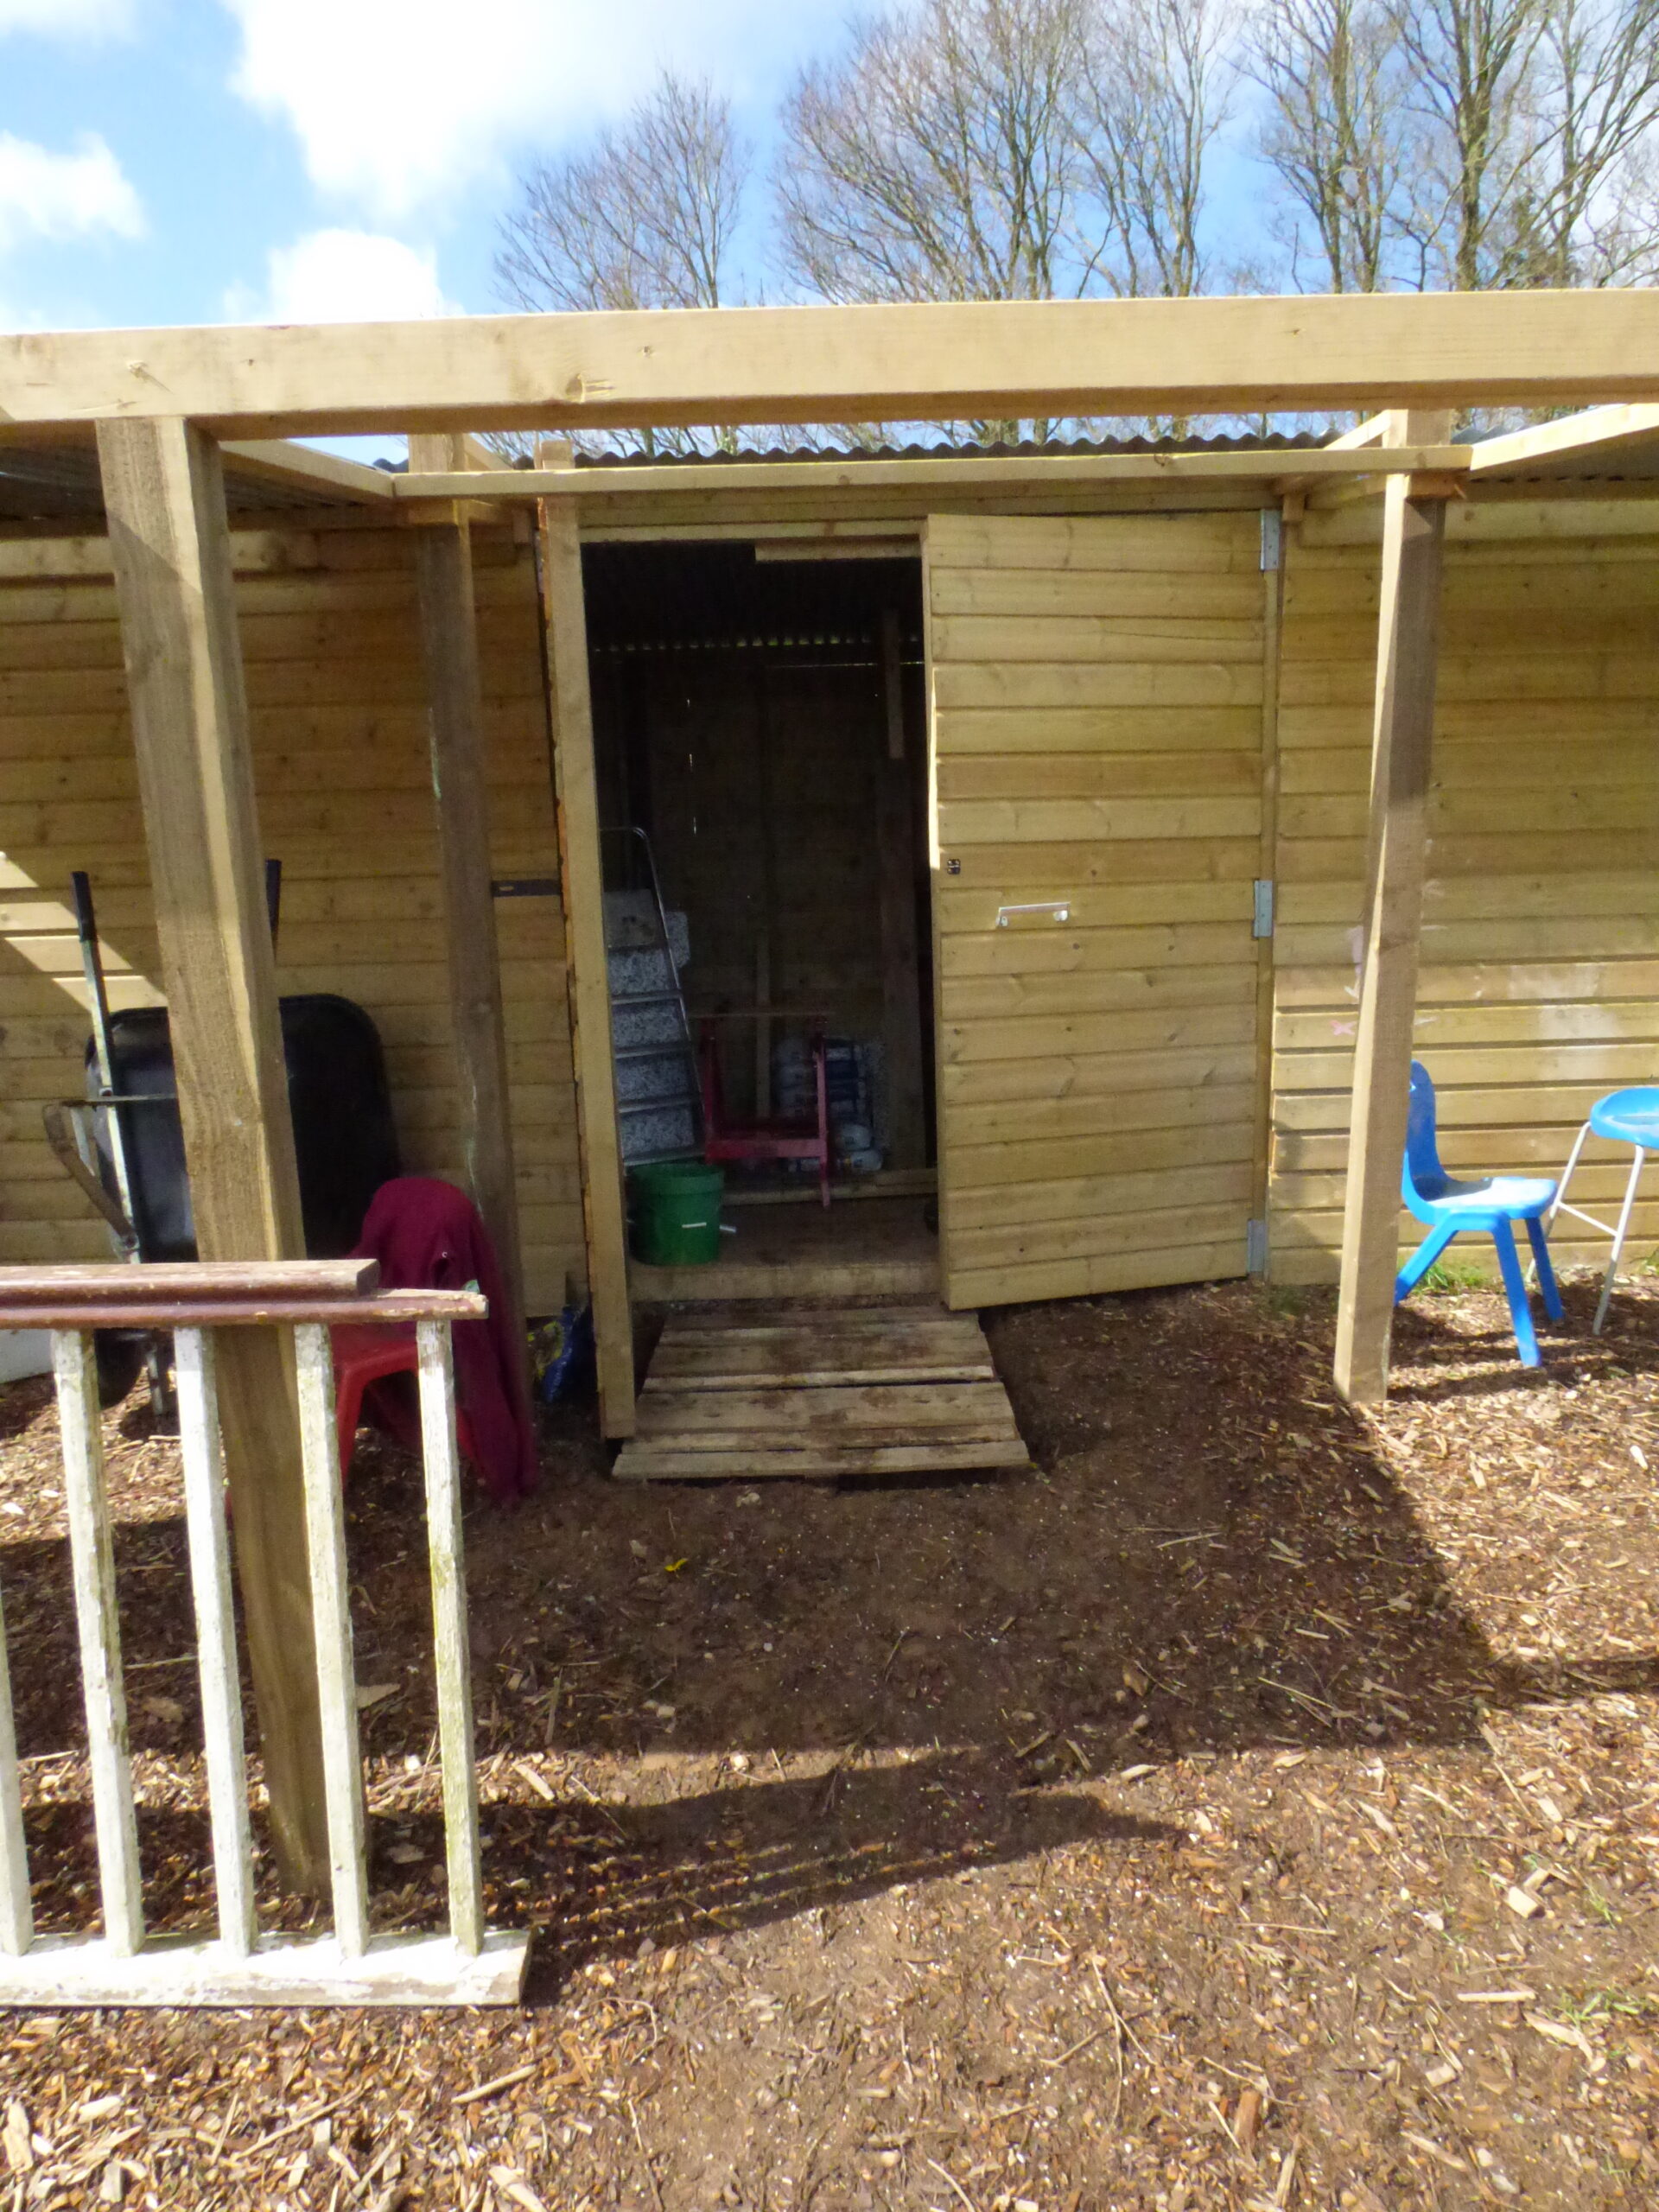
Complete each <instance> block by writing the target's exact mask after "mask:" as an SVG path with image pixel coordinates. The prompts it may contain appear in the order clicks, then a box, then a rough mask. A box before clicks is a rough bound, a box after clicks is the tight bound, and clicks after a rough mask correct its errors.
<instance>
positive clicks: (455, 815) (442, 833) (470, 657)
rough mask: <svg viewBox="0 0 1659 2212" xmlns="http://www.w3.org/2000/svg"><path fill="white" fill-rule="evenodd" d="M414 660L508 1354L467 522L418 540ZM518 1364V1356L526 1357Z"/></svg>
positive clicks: (415, 445) (516, 1270) (513, 1280)
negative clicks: (421, 677) (422, 694)
mask: <svg viewBox="0 0 1659 2212" xmlns="http://www.w3.org/2000/svg"><path fill="white" fill-rule="evenodd" d="M462 445H464V441H462V440H459V439H452V438H449V437H448V436H444V435H436V436H433V435H417V436H412V437H411V438H410V442H409V456H410V467H411V468H416V469H419V468H426V469H440V468H448V467H465V465H466V463H465V461H464V459H463V460H455V459H454V458H452V455H451V448H454V447H459V446H462ZM415 575H416V589H417V593H418V597H419V603H420V616H421V653H422V657H423V660H424V663H425V667H426V696H427V719H428V730H429V740H430V745H431V758H432V790H433V795H434V797H435V800H436V802H437V818H438V849H439V855H440V858H441V863H442V871H443V906H444V918H445V925H446V928H445V949H446V952H447V955H448V963H449V1010H450V1018H451V1022H452V1025H453V1027H454V1039H455V1067H456V1077H457V1081H458V1083H459V1086H460V1096H461V1158H462V1160H463V1163H464V1165H465V1167H466V1171H467V1182H468V1184H469V1185H470V1186H471V1189H472V1194H473V1199H474V1204H475V1205H477V1207H478V1210H479V1212H480V1214H481V1215H482V1216H483V1217H484V1225H485V1227H486V1229H487V1230H489V1232H490V1237H491V1241H492V1242H493V1244H494V1246H495V1249H496V1251H497V1253H498V1255H499V1258H500V1262H501V1273H502V1276H503V1279H504V1281H505V1283H506V1286H507V1295H508V1297H509V1299H510V1300H511V1301H512V1312H511V1313H510V1314H509V1315H508V1317H507V1319H508V1320H509V1323H510V1325H511V1331H512V1341H513V1344H514V1345H515V1346H517V1347H519V1348H523V1347H524V1268H523V1265H522V1262H521V1259H520V1255H519V1244H518V1184H517V1179H516V1177H515V1174H514V1168H513V1151H512V1104H511V1098H510V1094H509V1090H508V1084H507V1042H506V1028H505V1020H504V1018H503V1014H502V1007H501V966H500V958H499V948H498V945H497V941H496V928H495V897H494V893H493V887H492V878H491V872H490V815H489V793H488V789H487V785H486V779H485V772H484V708H483V695H482V686H481V684H480V676H479V658H478V622H477V615H476V611H475V608H474V597H473V550H472V539H471V536H470V534H469V532H468V530H467V524H465V523H464V522H454V523H432V524H425V525H424V526H423V527H422V528H421V529H418V530H417V531H416V532H415ZM526 1357H527V1354H526Z"/></svg>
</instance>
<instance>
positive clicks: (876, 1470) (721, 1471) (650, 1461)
mask: <svg viewBox="0 0 1659 2212" xmlns="http://www.w3.org/2000/svg"><path fill="white" fill-rule="evenodd" d="M1029 1465H1031V1461H1030V1458H1029V1455H1028V1454H1027V1451H1026V1448H1025V1446H1024V1445H1023V1444H1020V1443H1019V1442H1018V1441H1017V1440H1016V1441H1015V1442H1014V1443H1013V1444H1009V1445H1004V1446H993V1445H988V1444H957V1443H941V1444H927V1445H880V1446H842V1447H840V1448H838V1449H837V1448H831V1447H829V1446H820V1447H818V1448H817V1449H815V1450H813V1451H810V1452H772V1451H745V1452H687V1451H683V1450H682V1449H680V1448H679V1447H678V1446H676V1445H673V1444H640V1443H635V1444H633V1445H632V1446H630V1447H629V1449H628V1450H627V1451H626V1452H624V1453H623V1455H622V1457H621V1458H620V1459H619V1460H618V1461H617V1463H616V1469H615V1471H616V1473H617V1475H618V1476H619V1477H620V1478H621V1479H622V1480H624V1481H625V1482H626V1481H662V1480H664V1479H670V1480H677V1481H682V1482H700V1481H726V1480H730V1479H732V1478H741V1480H743V1481H745V1482H750V1481H760V1480H761V1479H762V1478H765V1477H766V1476H770V1475H782V1476H786V1477H790V1478H793V1479H796V1480H798V1481H807V1482H837V1481H840V1480H842V1478H845V1477H848V1476H853V1475H910V1474H950V1473H961V1474H970V1473H976V1472H992V1471H1007V1470H1019V1469H1024V1468H1027V1467H1029Z"/></svg>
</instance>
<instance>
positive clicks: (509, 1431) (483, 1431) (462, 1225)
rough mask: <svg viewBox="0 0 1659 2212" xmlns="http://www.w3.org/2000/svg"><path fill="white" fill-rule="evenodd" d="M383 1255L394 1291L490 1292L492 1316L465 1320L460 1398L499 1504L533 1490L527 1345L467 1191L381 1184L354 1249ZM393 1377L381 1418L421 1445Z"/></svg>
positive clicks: (376, 1412)
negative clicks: (518, 1338)
mask: <svg viewBox="0 0 1659 2212" xmlns="http://www.w3.org/2000/svg"><path fill="white" fill-rule="evenodd" d="M352 1256H353V1259H358V1260H378V1261H379V1262H380V1282H381V1287H383V1288H384V1289H386V1290H466V1289H468V1288H471V1287H474V1286H476V1287H477V1288H478V1289H480V1290H481V1291H482V1292H483V1294H484V1295H485V1297H486V1298H487V1299H488V1300H489V1301H490V1311H489V1318H488V1319H486V1320H483V1321H456V1322H455V1323H454V1324H453V1328H454V1357H455V1399H456V1402H457V1404H458V1406H459V1408H460V1409H461V1412H462V1413H463V1414H465V1415H466V1417H467V1427H468V1429H469V1430H470V1432H471V1443H472V1446H473V1457H474V1461H475V1462H476V1465H477V1469H478V1472H479V1475H480V1477H481V1478H482V1480H483V1482H484V1484H485V1485H486V1488H487V1489H488V1490H489V1491H490V1493H491V1495H492V1496H493V1497H494V1498H495V1499H496V1500H497V1502H498V1503H500V1504H504V1505H505V1504H507V1503H511V1502H512V1500H513V1499H514V1498H518V1497H527V1496H528V1495H529V1493H530V1492H531V1491H532V1490H534V1489H535V1487H536V1482H537V1461H536V1431H535V1426H534V1423H533V1421H531V1410H530V1395H529V1389H528V1385H527V1383H526V1381H525V1347H524V1345H523V1344H514V1342H513V1340H512V1327H511V1325H510V1324H509V1322H508V1319H507V1309H506V1301H505V1297H504V1296H503V1294H502V1285H501V1269H500V1265H499V1262H498V1261H497V1259H496V1256H495V1247H494V1245H493V1244H492V1243H491V1242H490V1238H489V1233H488V1231H487V1230H486V1228H485V1226H484V1224H483V1222H482V1221H481V1220H480V1217H479V1211H478V1208H477V1207H476V1206H475V1205H474V1204H473V1202H472V1200H471V1199H470V1198H468V1197H467V1194H466V1192H464V1191H458V1190H457V1189H456V1188H455V1186H454V1184H453V1183H444V1182H441V1181H440V1180H439V1179H438V1178H437V1177H436V1176H435V1175H399V1176H396V1177H394V1179H392V1180H391V1182H390V1183H383V1184H382V1185H380V1188H379V1189H378V1191H377V1192H375V1194H374V1198H373V1201H372V1204H371V1205H370V1207H369V1211H368V1213H367V1215H366V1217H365V1219H364V1223H363V1234H362V1236H361V1237H360V1238H359V1240H358V1246H357V1249H356V1251H355V1252H354V1253H353V1255H352ZM404 1380H405V1378H404V1377H403V1376H392V1377H389V1378H388V1380H387V1381H386V1382H385V1383H372V1384H371V1385H370V1388H369V1389H368V1391H367V1392H366V1393H365V1395H366V1397H367V1398H368V1400H369V1404H370V1409H371V1411H372V1414H373V1417H374V1418H375V1419H376V1420H377V1421H378V1422H379V1423H380V1425H381V1426H382V1427H385V1428H388V1429H390V1430H391V1433H392V1434H393V1435H394V1436H396V1437H397V1439H398V1440H399V1441H400V1442H402V1443H406V1444H408V1445H410V1446H411V1447H412V1448H414V1449H416V1450H418V1449H419V1446H420V1423H419V1421H418V1419H417V1418H416V1414H415V1409H414V1406H413V1404H412V1402H411V1401H410V1394H409V1392H408V1391H407V1390H406V1389H400V1388H399V1387H398V1386H399V1385H400V1384H402V1383H404Z"/></svg>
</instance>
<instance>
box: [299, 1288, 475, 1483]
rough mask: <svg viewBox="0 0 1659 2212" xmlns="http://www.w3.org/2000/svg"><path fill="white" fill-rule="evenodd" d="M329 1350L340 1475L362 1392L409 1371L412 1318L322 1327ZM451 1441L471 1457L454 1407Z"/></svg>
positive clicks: (414, 1358)
mask: <svg viewBox="0 0 1659 2212" xmlns="http://www.w3.org/2000/svg"><path fill="white" fill-rule="evenodd" d="M328 1334H329V1336H330V1338H332V1339H333V1342H334V1419H335V1424H336V1432H337V1433H338V1435H339V1438H340V1481H341V1482H342V1483H343V1482H344V1481H345V1480H346V1476H347V1474H348V1473H349V1472H350V1471H351V1465H352V1452H353V1449H354V1447H355V1446H356V1443H357V1432H358V1427H359V1422H360V1421H361V1418H362V1413H363V1393H364V1391H365V1389H367V1388H368V1386H369V1384H370V1383H381V1382H384V1381H385V1378H386V1376H388V1375H413V1374H414V1373H415V1372H416V1367H417V1363H418V1354H417V1352H416V1344H415V1328H414V1324H413V1323H412V1322H398V1321H391V1322H352V1323H349V1324H343V1325H341V1326H340V1327H339V1328H335V1329H331V1330H330V1331H329V1332H328ZM455 1441H456V1442H457V1443H458V1444H459V1445H460V1446H461V1452H462V1455H463V1457H465V1458H466V1459H469V1460H471V1459H475V1456H476V1455H475V1454H474V1450H473V1435H472V1431H471V1429H470V1428H469V1427H467V1416H466V1414H464V1413H462V1412H461V1409H460V1408H459V1407H457V1408H456V1409H455Z"/></svg>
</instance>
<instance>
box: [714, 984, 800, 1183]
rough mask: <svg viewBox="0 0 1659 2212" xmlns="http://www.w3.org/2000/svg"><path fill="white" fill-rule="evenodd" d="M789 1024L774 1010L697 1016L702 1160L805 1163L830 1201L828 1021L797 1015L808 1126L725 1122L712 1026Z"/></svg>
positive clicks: (755, 1009)
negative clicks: (812, 1102) (812, 1093)
mask: <svg viewBox="0 0 1659 2212" xmlns="http://www.w3.org/2000/svg"><path fill="white" fill-rule="evenodd" d="M757 1018H760V1019H765V1020H771V1021H778V1020H789V1019H791V1017H790V1016H789V1015H788V1014H780V1013H779V1010H778V1009H777V1008H776V1007H751V1008H747V1009H744V1008H734V1009H733V1010H731V1011H730V1012H728V1013H724V1014H702V1015H701V1016H699V1027H700V1029H701V1032H702V1036H701V1041H700V1046H699V1050H698V1059H699V1062H700V1064H701V1068H702V1128H703V1140H702V1156H703V1158H704V1159H705V1160H708V1161H709V1164H710V1166H713V1165H714V1164H715V1162H717V1161H724V1160H742V1161H745V1162H748V1161H753V1160H808V1161H810V1163H811V1164H812V1165H813V1166H816V1167H817V1171H818V1198H819V1202H820V1204H821V1205H826V1206H827V1205H829V1087H828V1082H827V1078H826V1076H825V1072H824V1029H825V1026H826V1023H827V1020H828V1017H827V1016H826V1015H824V1014H797V1015H795V1016H794V1017H793V1019H794V1020H797V1021H802V1022H804V1024H805V1026H806V1034H807V1047H808V1050H809V1051H810V1054H811V1056H812V1071H813V1080H814V1088H815V1090H816V1092H817V1113H816V1115H815V1116H814V1117H813V1119H812V1120H811V1121H810V1122H785V1121H768V1122H763V1121H760V1120H756V1121H753V1122H747V1123H736V1122H728V1120H727V1119H726V1098H725V1092H724V1090H723V1088H722V1086H721V1079H720V1047H719V1039H718V1033H717V1027H716V1025H717V1024H718V1023H720V1022H721V1021H753V1020H756V1019H757Z"/></svg>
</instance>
